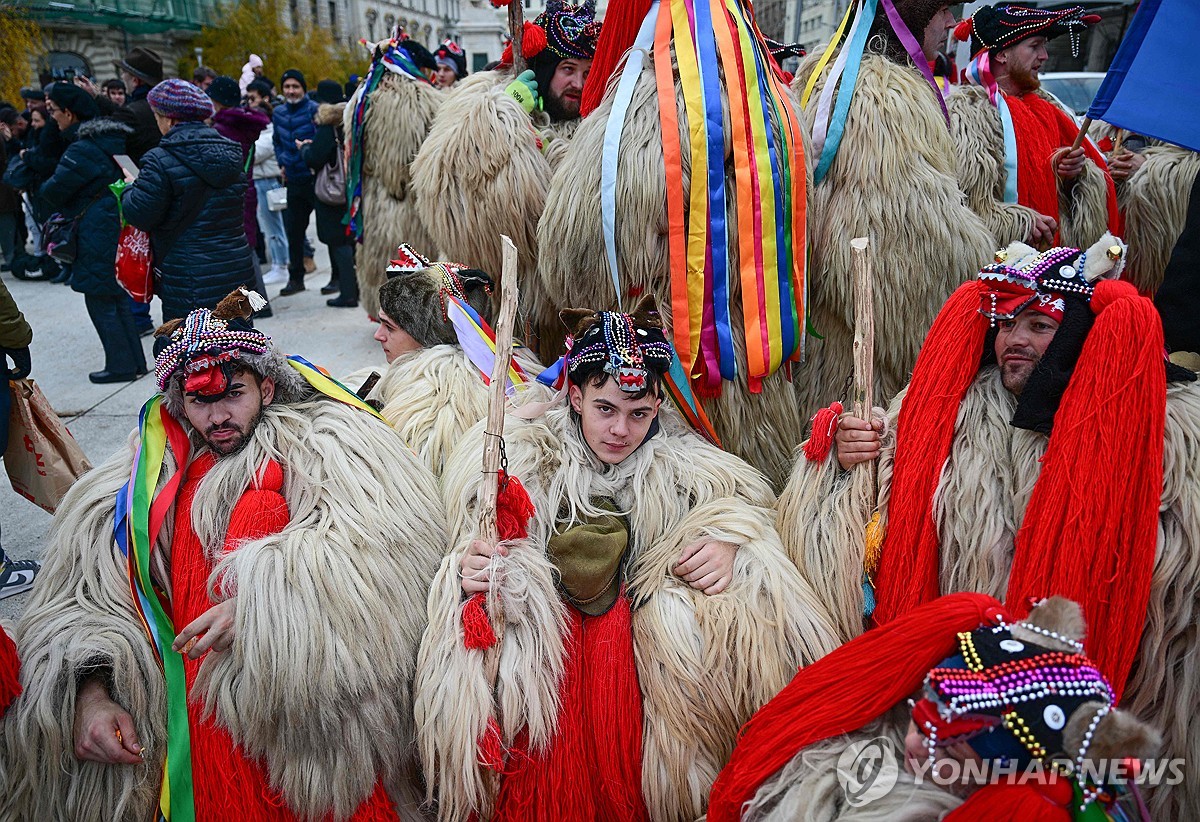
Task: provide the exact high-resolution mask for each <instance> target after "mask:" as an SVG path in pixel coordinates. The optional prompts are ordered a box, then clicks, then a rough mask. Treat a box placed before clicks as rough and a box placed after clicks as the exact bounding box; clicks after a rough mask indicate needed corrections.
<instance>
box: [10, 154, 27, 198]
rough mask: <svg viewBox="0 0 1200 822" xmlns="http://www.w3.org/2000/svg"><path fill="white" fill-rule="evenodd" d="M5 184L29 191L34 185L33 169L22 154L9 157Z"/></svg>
mask: <svg viewBox="0 0 1200 822" xmlns="http://www.w3.org/2000/svg"><path fill="white" fill-rule="evenodd" d="M4 184H5V185H6V186H11V187H12V188H19V189H21V190H22V191H27V190H28V189H30V188H32V187H33V170H32V169H31V168H29V164H28V163H26V162H25V160H24V158H22V157H21V156H20V155H16V156H14V157H9V158H8V165H7V166H6V167H5V169H4Z"/></svg>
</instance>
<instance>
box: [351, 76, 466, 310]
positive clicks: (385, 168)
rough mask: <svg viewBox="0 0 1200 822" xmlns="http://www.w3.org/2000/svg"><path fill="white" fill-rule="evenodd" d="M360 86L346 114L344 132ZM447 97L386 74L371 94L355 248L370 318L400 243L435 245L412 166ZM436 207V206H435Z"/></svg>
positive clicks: (360, 290)
mask: <svg viewBox="0 0 1200 822" xmlns="http://www.w3.org/2000/svg"><path fill="white" fill-rule="evenodd" d="M362 93H363V86H359V88H358V91H356V92H355V93H354V96H353V97H351V98H350V102H349V103H348V104H347V105H346V111H345V113H344V119H343V123H344V127H345V132H346V134H349V133H350V130H351V129H350V118H352V117H353V116H354V109H355V107H356V106H357V104H358V100H359V97H360V96H361V95H362ZM444 99H445V95H443V94H442V93H441V92H439V91H438V90H437V89H435V88H434V87H433V86H431V85H429V84H427V83H418V82H415V81H413V80H412V79H410V78H408V77H401V76H400V75H397V74H393V73H392V72H390V71H389V72H386V73H385V74H384V76H383V78H382V79H381V80H380V81H379V86H378V87H377V88H376V89H375V90H374V91H373V92H372V93H371V98H370V105H369V106H368V107H367V114H366V118H365V120H364V122H363V134H364V141H363V149H362V150H363V163H362V211H361V212H360V214H359V219H360V220H361V221H362V226H363V236H362V242H361V243H360V244H359V245H358V246H357V247H356V248H355V257H354V268H355V271H356V272H358V293H359V295H360V299H361V300H362V305H363V308H365V309H366V311H367V313H368V314H370V315H371V316H372V317H375V316H378V314H379V286H381V285H383V283H384V282H385V281H386V280H387V266H388V260H390V259H391V257H392V254H394V253H395V251H396V246H398V245H400V243H408V244H409V245H411V246H412V247H413V248H419V249H421V250H422V251H424V252H426V253H432V252H433V249H434V243H433V241H432V240H431V239H430V237H429V233H428V232H427V231H426V230H425V226H424V224H423V223H422V222H421V215H420V213H419V211H418V206H417V198H416V196H415V194H414V192H413V191H412V190H411V188H412V185H413V169H412V164H413V161H414V160H415V158H416V156H417V151H418V150H420V148H421V144H422V143H423V142H424V141H425V137H426V135H427V134H428V133H429V129H430V127H431V126H432V125H433V120H434V117H435V116H436V115H437V112H438V107H439V106H440V105H441V104H442V100H444ZM435 207H437V206H435Z"/></svg>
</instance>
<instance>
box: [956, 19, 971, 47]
mask: <svg viewBox="0 0 1200 822" xmlns="http://www.w3.org/2000/svg"><path fill="white" fill-rule="evenodd" d="M954 39H955V40H957V41H958V42H960V43H966V42H967V41H969V40H970V39H971V18H970V17H967V18H965V19H964V20H962V21H961V22H960V23H959V24H958V25H957V26H955V27H954Z"/></svg>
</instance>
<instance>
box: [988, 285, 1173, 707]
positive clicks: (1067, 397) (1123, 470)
mask: <svg viewBox="0 0 1200 822" xmlns="http://www.w3.org/2000/svg"><path fill="white" fill-rule="evenodd" d="M1092 310H1093V311H1095V312H1096V313H1097V317H1096V322H1095V324H1094V325H1093V326H1092V330H1091V332H1090V333H1089V334H1088V337H1087V340H1086V342H1085V343H1084V346H1083V351H1082V352H1081V353H1080V356H1079V362H1078V364H1077V365H1076V367H1075V372H1074V374H1073V376H1072V377H1071V382H1070V384H1069V385H1068V386H1067V390H1066V392H1065V393H1064V394H1063V398H1062V403H1061V404H1060V405H1059V410H1058V413H1057V415H1056V416H1055V418H1054V433H1053V434H1052V435H1051V437H1050V444H1049V446H1048V447H1047V449H1046V455H1045V457H1044V458H1043V460H1042V471H1041V474H1040V476H1039V477H1038V481H1037V485H1036V486H1035V487H1034V490H1033V496H1032V498H1031V499H1030V501H1029V507H1028V509H1027V510H1026V512H1025V518H1024V521H1023V522H1022V525H1021V529H1020V531H1019V532H1018V533H1017V538H1016V552H1015V555H1014V556H1013V567H1012V573H1011V575H1010V577H1009V583H1008V597H1007V602H1008V604H1009V606H1010V607H1011V608H1013V609H1014V611H1015V612H1018V616H1023V615H1024V614H1025V613H1027V612H1028V610H1029V606H1028V602H1029V600H1030V599H1035V600H1036V599H1041V598H1042V597H1048V596H1053V595H1056V594H1057V595H1060V596H1064V597H1067V598H1069V599H1073V600H1075V601H1076V602H1078V603H1079V604H1080V605H1082V606H1083V611H1084V615H1085V617H1086V619H1087V626H1088V634H1089V636H1094V637H1097V638H1098V641H1097V642H1096V643H1094V644H1092V643H1089V647H1088V651H1089V654H1090V656H1091V657H1092V659H1094V660H1095V661H1096V663H1097V664H1098V665H1099V667H1100V669H1101V670H1102V671H1103V672H1104V673H1105V675H1106V676H1107V677H1108V678H1109V681H1110V682H1111V683H1112V685H1113V688H1114V689H1115V691H1116V696H1117V698H1118V699H1120V696H1121V692H1122V690H1123V689H1124V686H1125V681H1126V679H1127V678H1128V676H1129V669H1130V667H1131V666H1132V665H1133V661H1134V659H1135V657H1136V656H1137V650H1138V646H1139V644H1140V639H1141V635H1142V629H1143V628H1144V626H1145V622H1146V608H1147V607H1148V603H1149V600H1150V577H1151V574H1152V572H1153V569H1154V556H1155V546H1156V544H1157V538H1158V509H1159V504H1160V500H1161V496H1162V484H1163V437H1164V429H1165V425H1166V399H1165V398H1166V390H1167V386H1166V373H1165V369H1164V368H1163V359H1162V352H1163V333H1162V323H1161V321H1160V320H1159V317H1158V315H1157V313H1156V312H1155V309H1154V304H1153V303H1151V302H1150V301H1149V300H1147V299H1146V298H1145V297H1141V296H1139V295H1138V293H1137V290H1136V289H1135V288H1134V287H1133V286H1132V285H1130V284H1129V283H1126V282H1120V281H1112V280H1108V281H1104V282H1101V283H1099V284H1098V285H1097V286H1096V292H1095V294H1094V295H1093V297H1092Z"/></svg>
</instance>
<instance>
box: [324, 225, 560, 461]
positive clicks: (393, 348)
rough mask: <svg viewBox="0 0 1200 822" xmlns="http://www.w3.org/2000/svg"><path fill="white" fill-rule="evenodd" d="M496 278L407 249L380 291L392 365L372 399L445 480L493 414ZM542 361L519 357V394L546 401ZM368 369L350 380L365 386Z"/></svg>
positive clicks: (382, 333) (384, 342) (382, 337)
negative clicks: (450, 463)
mask: <svg viewBox="0 0 1200 822" xmlns="http://www.w3.org/2000/svg"><path fill="white" fill-rule="evenodd" d="M491 293H492V278H491V277H490V276H488V274H487V273H486V272H483V271H479V270H478V269H471V268H466V267H464V266H461V265H459V264H458V263H450V262H431V261H430V260H429V259H428V258H427V257H425V256H423V255H422V254H420V253H419V252H417V251H416V250H414V249H413V248H412V247H410V246H408V245H407V244H401V245H400V247H399V248H398V249H396V258H395V259H393V260H392V261H391V264H390V265H389V266H388V281H387V282H386V283H384V284H383V286H382V287H381V288H380V289H379V329H378V330H377V331H376V332H375V339H376V340H378V341H379V344H380V346H381V347H382V348H383V352H384V356H386V357H387V361H388V365H387V368H386V369H385V370H384V372H383V376H382V377H381V378H380V379H379V381H378V382H377V383H376V384H375V386H374V387H373V388H372V389H371V391H370V393H369V394H368V395H367V400H368V402H372V401H374V402H378V408H379V413H380V414H381V415H382V416H383V418H384V419H385V420H387V421H388V423H389V424H390V425H391V426H392V427H393V428H395V429H396V431H397V432H399V434H400V436H401V437H403V438H404V441H405V442H406V443H408V445H409V447H410V448H412V450H413V451H415V452H416V453H417V456H418V457H419V458H420V460H421V462H423V463H424V464H425V467H426V468H428V469H429V470H430V471H431V472H433V475H434V476H437V477H440V476H441V474H442V470H443V469H444V468H445V466H446V460H447V459H448V458H449V456H450V452H451V451H452V450H453V449H454V447H455V446H456V445H458V444H459V442H461V441H462V438H463V435H464V434H465V433H466V432H467V430H468V429H469V428H471V426H473V425H474V424H475V423H477V422H479V421H480V420H482V419H483V418H484V417H486V416H487V410H488V390H487V381H486V377H485V376H484V375H485V374H487V375H490V374H491V361H492V360H491V357H492V356H493V355H492V348H490V347H489V344H488V343H489V341H491V342H492V343H493V344H494V341H495V336H494V333H493V331H492V329H491V326H490V325H489V324H488V321H489V320H490V319H491V315H492V300H491V296H490V295H491ZM540 372H541V366H540V364H539V363H538V362H537V361H536V360H534V359H533V358H532V356H531V355H529V353H528V350H527V349H522V352H521V353H520V354H519V355H517V356H515V357H514V362H513V375H514V376H515V377H516V379H514V380H513V394H514V395H518V394H519V395H520V396H521V398H522V400H528V399H531V398H533V397H537V398H538V399H543V400H544V399H546V398H547V396H548V395H547V392H546V390H545V389H544V388H542V387H541V386H540V385H539V384H538V383H535V382H533V381H532V377H534V376H537V375H538V374H539V373H540ZM369 373H370V369H366V370H365V372H362V371H360V372H358V373H356V374H355V375H353V376H351V377H350V378H348V379H347V383H348V384H349V385H355V384H361V383H362V382H363V378H364V377H366V376H368V375H369Z"/></svg>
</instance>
